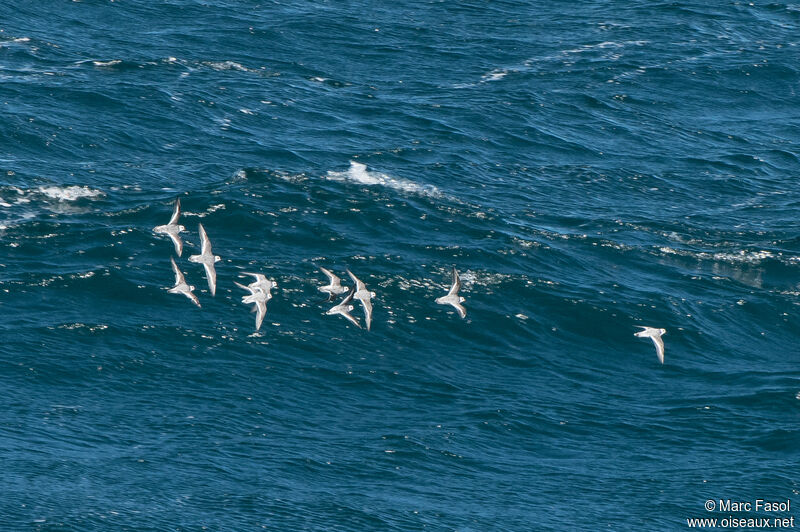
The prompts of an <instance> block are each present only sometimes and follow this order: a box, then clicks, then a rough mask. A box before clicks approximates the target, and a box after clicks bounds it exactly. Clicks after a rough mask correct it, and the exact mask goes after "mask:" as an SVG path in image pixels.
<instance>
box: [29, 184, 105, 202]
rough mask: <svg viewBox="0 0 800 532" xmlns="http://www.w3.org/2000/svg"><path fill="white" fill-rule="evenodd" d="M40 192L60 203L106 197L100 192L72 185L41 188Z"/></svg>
mask: <svg viewBox="0 0 800 532" xmlns="http://www.w3.org/2000/svg"><path fill="white" fill-rule="evenodd" d="M39 192H41V193H42V194H44V195H45V196H47V197H48V198H53V199H57V200H59V201H76V200H79V199H82V198H97V197H101V196H104V195H105V194H104V193H103V192H102V191H100V190H94V189H92V188H89V187H86V186H83V187H82V186H78V185H71V186H68V187H56V186H51V187H39Z"/></svg>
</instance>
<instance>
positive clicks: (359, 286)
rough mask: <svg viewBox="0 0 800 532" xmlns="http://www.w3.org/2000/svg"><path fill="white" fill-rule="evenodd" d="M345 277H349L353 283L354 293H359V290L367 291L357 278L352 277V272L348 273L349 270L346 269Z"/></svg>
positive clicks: (365, 286)
mask: <svg viewBox="0 0 800 532" xmlns="http://www.w3.org/2000/svg"><path fill="white" fill-rule="evenodd" d="M347 275H349V276H350V278H351V279H352V280H353V282H354V283H356V292H360V291H361V290H366V289H367V285H365V284H364V283H362V282H361V280H360V279H359V278H358V277H356V276H355V275H353V272H351V271H350V268H348V269H347Z"/></svg>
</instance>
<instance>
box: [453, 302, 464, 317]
mask: <svg viewBox="0 0 800 532" xmlns="http://www.w3.org/2000/svg"><path fill="white" fill-rule="evenodd" d="M453 306H454V307H455V308H456V310H457V311H458V315H459V316H461V319H464V318H466V317H467V309H465V308H464V306H463V305H462V304H461V303H453Z"/></svg>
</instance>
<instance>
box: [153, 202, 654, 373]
mask: <svg viewBox="0 0 800 532" xmlns="http://www.w3.org/2000/svg"><path fill="white" fill-rule="evenodd" d="M180 215H181V199H180V198H177V199H176V200H175V208H174V210H173V212H172V217H171V218H170V220H169V222H168V223H167V224H165V225H158V226H156V227H154V228H153V232H154V233H156V234H162V235H168V236H169V237H170V239H171V240H172V243H173V244H174V245H175V253H176V254H177V255H178V257H180V256H181V254H182V253H183V240H181V237H180V233H181V232H183V231H185V230H186V228H185V227H184V226H182V225H180V224H179V223H178V218H180ZM198 230H199V232H200V242H201V245H200V254H199V255H191V256H190V257H189V262H194V263H197V264H202V265H203V268H204V269H205V272H206V280H207V281H208V289H209V292H210V293H211V295H212V296H214V295H216V292H217V271H216V268H215V267H214V264H215V263H217V262H219V261H220V260H221V259H220V257H219V256H218V255H214V252H213V251H212V249H211V240H209V238H208V234H207V233H206V230H205V228H204V227H203V224H202V223H201V224H199V227H198ZM170 261H171V262H172V270H173V271H174V272H175V286H173V287H172V288H168V289H167V291H168V292H169V293H171V294H180V295H183V296H186V297H187V298H189V299H190V300H191V301H192V303H194V304H195V305H197V306H198V307H200V306H201V305H200V301H199V300H198V299H197V296H196V295H195V294H194V290H195V287H194V286H192V285H190V284H189V283H187V282H186V279H185V277H184V276H183V272H181V270H180V268H178V264H177V263H176V262H175V258H174V257H170ZM319 269H320V271H321V272H322V273H323V274H325V276H326V277H327V278H328V284H326V285H324V286H320V287H319V291H320V292H324V293H326V294H328V299H327V300H326V302H331V301H333V300H335V298H336V297H337V296H338V295H340V294H344V293H347V295H346V296H345V297H344V299H342V301H341V302H339V303H338V304H336V305H334V306H333V307H331V308H330V309H328V310H327V311H326V312H325V314H326V315H329V316H335V315H337V314H338V315H340V316H342V317H343V318H345V319H347V320H348V321H349V322H350V323H352V324H353V325H355V326H356V327H358V328H359V329H361V328H362V327H361V323H360V322H359V321H358V319H356V318H355V317H354V316H353V315H352V314H350V313H351V312H352V311H353V310H354V308H355V307H354V306H353V305H352V304H351V302H352V301H353V299H356V300H358V301H359V302H360V303H361V306H362V307H363V309H364V323H365V324H366V326H367V330H370V326H371V324H372V298H374V297H375V292H371V291H369V290H368V289H367V285H366V284H364V282H363V281H361V280H360V279H359V278H358V277H356V276H355V275H353V272H351V271H350V270H349V269H348V270H346V271H347V275H348V276H350V279H352V280H353V283H354V285H353V286H352V287H350V288H349V289H348V288H347V287H345V286H343V285H342V280H341V278H339V277H338V276H336V275H335V274H334V273H333V272H331V271H330V270H328V269H326V268H323V267H321V266H320V267H319ZM242 275H243V276H244V275H250V276H252V277H253V278H255V281H253V282H252V283H250V284H248V285H244V284H241V283H239V282H234V284H236V286H238V287H239V288H241V289H243V290H245V291H247V292H249V293H248V294H247V295H245V296H243V297H242V303H244V304H247V305H250V304H252V305H254V307H253V312H255V313H256V331H258V330H259V329H261V324H262V323H263V322H264V316H265V315H266V313H267V302H268V301H269V300H270V299H272V289H273V288H277V287H278V284H277V283H276V282H275V281H272V280H270V279H267V277H266V276H265V275H264V274H262V273H252V272H243V273H242ZM460 289H461V278H460V277H459V275H458V270H456V268H455V266H453V284H452V285H451V286H450V290H449V291H448V292H447V294H446V295H444V296H441V297H438V298H436V300H435V301H436V303H438V304H439V305H451V306H452V307H453V308H455V309H456V312H458V315H459V316H461V318H462V319H463V318H466V316H467V309H465V308H464V306H463V305H462V303H464V302H465V301H466V300H465V299H464V297H462V296H460V295H459V293H458V292H459V290H460ZM637 327H640V328H641V329H642V330H641V331H639V332H637V333H635V336H638V337H639V338H650V339H651V340H652V341H653V344H655V346H656V355H657V356H658V360H659V362H661V363H662V364H663V363H664V340H662V338H661V337H662V336H663V335H664V334H666V332H667V331H666V330H665V329H660V328H655V327H645V326H643V325H638V326H637Z"/></svg>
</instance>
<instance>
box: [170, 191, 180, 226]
mask: <svg viewBox="0 0 800 532" xmlns="http://www.w3.org/2000/svg"><path fill="white" fill-rule="evenodd" d="M180 215H181V199H180V198H175V210H173V211H172V218H170V219H169V225H177V223H178V218H179V217H180Z"/></svg>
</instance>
